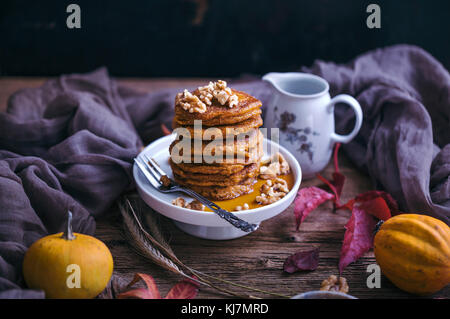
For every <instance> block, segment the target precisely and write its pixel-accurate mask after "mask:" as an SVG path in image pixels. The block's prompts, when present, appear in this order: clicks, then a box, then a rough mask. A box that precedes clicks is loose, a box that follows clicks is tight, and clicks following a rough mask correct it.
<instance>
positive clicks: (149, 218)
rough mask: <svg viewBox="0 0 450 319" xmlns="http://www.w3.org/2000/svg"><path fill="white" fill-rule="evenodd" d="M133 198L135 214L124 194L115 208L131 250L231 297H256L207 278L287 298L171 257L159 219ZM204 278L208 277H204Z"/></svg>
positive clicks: (171, 253)
mask: <svg viewBox="0 0 450 319" xmlns="http://www.w3.org/2000/svg"><path fill="white" fill-rule="evenodd" d="M136 201H137V202H138V205H139V208H140V209H139V212H138V213H136V211H135V209H133V205H132V203H131V202H130V200H129V199H128V198H127V197H124V198H123V199H122V200H121V201H120V202H119V209H120V212H121V214H122V216H123V220H124V233H125V236H126V238H127V239H128V240H129V242H130V244H131V246H132V247H133V249H134V250H135V251H136V252H137V253H138V254H140V255H141V256H143V257H145V258H147V259H149V260H151V261H153V262H154V263H156V264H157V265H159V266H161V267H163V268H164V269H167V270H169V271H171V272H174V273H176V274H179V275H181V276H184V277H188V278H190V279H191V280H192V277H191V276H189V275H188V274H187V273H190V274H191V275H195V276H196V277H197V279H196V280H194V281H196V282H197V283H199V284H203V285H206V286H208V287H210V288H213V289H216V290H218V291H220V292H222V293H226V294H229V295H232V296H235V297H239V298H251V299H256V298H258V297H256V296H253V295H243V294H240V293H236V292H234V291H232V290H229V289H226V288H222V287H219V286H217V285H215V284H214V283H213V282H211V280H215V281H219V282H222V283H226V284H228V285H230V286H234V287H239V288H242V289H247V290H250V291H254V292H259V293H264V294H268V295H272V296H277V297H282V298H289V296H286V295H282V294H278V293H273V292H270V291H265V290H262V289H258V288H253V287H249V286H245V285H242V284H237V283H234V282H231V281H228V280H225V279H222V278H219V277H215V276H212V275H209V274H206V273H204V272H201V271H198V270H195V269H193V268H191V267H188V266H187V265H185V264H184V263H183V262H181V261H180V260H179V259H178V258H177V257H176V256H175V253H174V252H173V250H172V248H171V247H170V245H169V243H168V242H167V241H166V239H165V238H164V235H163V233H162V232H161V229H160V224H159V219H158V218H156V217H155V214H154V213H153V212H145V213H142V212H143V210H142V201H141V200H140V199H139V198H138V197H137V198H136V199H135V200H134V201H133V202H134V203H135V204H136ZM143 222H145V226H146V227H145V228H144V226H143V225H142V223H143ZM205 277H206V278H208V279H206V278H205Z"/></svg>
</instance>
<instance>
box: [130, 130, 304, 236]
mask: <svg viewBox="0 0 450 319" xmlns="http://www.w3.org/2000/svg"><path fill="white" fill-rule="evenodd" d="M174 138H175V136H174V135H168V136H165V137H161V138H159V139H157V140H156V141H154V142H153V143H151V144H150V145H148V146H147V147H146V148H145V149H144V150H143V151H142V152H141V153H140V154H139V155H138V156H141V154H146V155H147V156H149V157H152V158H153V159H155V160H156V162H157V163H158V164H159V165H160V167H161V168H162V169H163V170H164V171H165V172H166V173H167V175H168V176H169V177H170V178H172V169H171V168H170V165H169V146H170V144H171V143H172V141H173V140H174ZM270 147H278V149H279V152H280V153H281V154H282V155H283V156H284V158H285V159H286V160H287V162H288V163H289V165H290V167H291V169H292V172H293V174H294V180H295V183H294V186H293V187H292V189H291V190H290V192H289V193H288V194H287V195H286V196H285V197H283V198H282V199H280V200H279V201H277V202H275V203H273V204H270V205H267V206H263V207H258V208H254V209H249V210H244V211H239V212H234V214H236V216H238V217H239V218H241V219H243V220H246V221H247V222H249V223H255V224H259V223H260V222H262V221H264V220H266V219H269V218H271V217H274V216H276V215H278V214H280V213H281V212H283V211H284V210H285V209H286V208H287V207H289V205H290V204H291V203H292V202H293V200H294V199H295V195H296V194H297V191H298V188H299V187H300V182H301V179H302V172H301V169H300V165H299V164H298V162H297V160H296V159H295V157H294V156H293V155H292V154H291V153H290V152H289V151H288V150H286V149H285V148H284V147H282V146H280V145H277V144H275V143H274V142H272V141H270V140H267V139H264V149H265V150H266V149H268V148H269V149H270ZM133 176H134V179H135V181H136V186H137V189H138V192H139V195H140V196H141V198H142V199H143V200H144V201H145V202H146V203H147V204H148V205H149V206H150V207H151V208H153V209H154V210H156V211H157V212H158V213H160V214H162V215H164V216H166V217H168V218H170V219H172V220H173V221H174V222H175V224H176V225H177V226H178V227H179V228H180V229H181V230H183V231H184V232H186V233H188V234H191V235H193V236H197V237H201V238H205V239H215V240H225V239H233V238H238V237H242V236H245V235H247V234H249V233H246V232H244V231H242V230H240V229H237V228H235V227H234V226H232V225H231V224H229V223H228V222H227V221H225V220H223V219H222V218H220V217H219V216H217V215H216V214H215V213H213V212H207V211H197V210H192V209H187V208H182V207H179V206H175V205H172V201H173V200H174V199H175V198H177V197H184V198H185V199H189V200H190V198H189V197H186V196H183V194H181V193H170V194H165V193H160V192H159V191H158V190H156V189H155V188H154V187H153V186H152V185H151V184H150V183H149V182H148V181H147V180H146V178H145V176H144V175H143V174H142V173H141V172H140V170H139V168H138V167H137V166H136V164H134V167H133Z"/></svg>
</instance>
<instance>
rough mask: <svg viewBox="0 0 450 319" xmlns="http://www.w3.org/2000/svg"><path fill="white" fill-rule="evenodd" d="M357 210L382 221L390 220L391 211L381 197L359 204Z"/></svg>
mask: <svg viewBox="0 0 450 319" xmlns="http://www.w3.org/2000/svg"><path fill="white" fill-rule="evenodd" d="M357 203H358V202H357ZM358 208H359V209H360V210H362V211H364V212H366V213H367V214H370V215H372V216H374V217H376V218H378V219H381V220H384V221H386V220H388V219H389V218H391V210H390V209H389V206H388V205H387V204H386V201H385V200H384V199H383V198H382V197H376V198H374V199H370V200H366V201H363V202H361V203H359V206H358Z"/></svg>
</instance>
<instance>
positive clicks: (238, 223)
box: [178, 186, 258, 233]
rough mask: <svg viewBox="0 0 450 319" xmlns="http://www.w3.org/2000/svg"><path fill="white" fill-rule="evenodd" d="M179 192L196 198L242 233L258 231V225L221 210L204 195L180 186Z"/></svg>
mask: <svg viewBox="0 0 450 319" xmlns="http://www.w3.org/2000/svg"><path fill="white" fill-rule="evenodd" d="M178 190H179V191H180V192H183V193H185V194H188V195H189V196H191V197H194V198H195V199H197V200H198V201H199V202H200V203H202V204H203V205H205V206H207V207H208V208H209V209H211V210H212V211H213V212H214V213H216V214H217V215H219V216H220V217H222V218H223V219H225V220H226V221H227V222H229V223H230V224H231V225H233V226H234V227H237V228H239V229H240V230H242V231H245V232H247V233H249V232H252V231H254V230H256V229H258V225H256V224H250V223H248V222H246V221H245V220H242V219H240V218H239V217H237V216H236V215H235V214H233V213H231V212H229V211H227V210H225V209H223V208H220V207H219V206H218V205H217V204H216V203H213V202H212V201H210V200H209V199H207V198H206V197H203V196H202V195H200V194H198V193H196V192H194V191H193V190H191V189H187V188H184V187H180V186H178Z"/></svg>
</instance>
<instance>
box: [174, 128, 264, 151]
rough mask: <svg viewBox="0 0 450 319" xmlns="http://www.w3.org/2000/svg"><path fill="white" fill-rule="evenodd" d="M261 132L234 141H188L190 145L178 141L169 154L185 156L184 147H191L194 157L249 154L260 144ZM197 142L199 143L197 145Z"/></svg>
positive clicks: (239, 137)
mask: <svg viewBox="0 0 450 319" xmlns="http://www.w3.org/2000/svg"><path fill="white" fill-rule="evenodd" d="M260 134H262V133H261V132H259V130H253V131H250V132H249V133H248V134H240V135H238V136H235V137H234V139H232V137H231V139H230V138H229V140H228V141H227V139H226V138H224V139H220V140H219V139H218V140H203V141H200V140H196V141H194V140H192V139H190V140H188V144H186V145H184V144H182V143H183V141H184V139H178V140H175V141H173V142H172V144H171V145H170V147H169V152H170V154H172V150H174V152H176V153H175V154H179V155H183V147H188V146H189V145H190V147H191V154H194V155H201V154H205V155H216V154H220V153H222V154H223V155H225V154H227V152H229V153H230V154H234V155H238V154H243V153H245V152H249V151H250V150H251V149H253V148H255V147H256V146H257V145H258V143H259V142H260ZM196 142H197V143H196Z"/></svg>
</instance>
